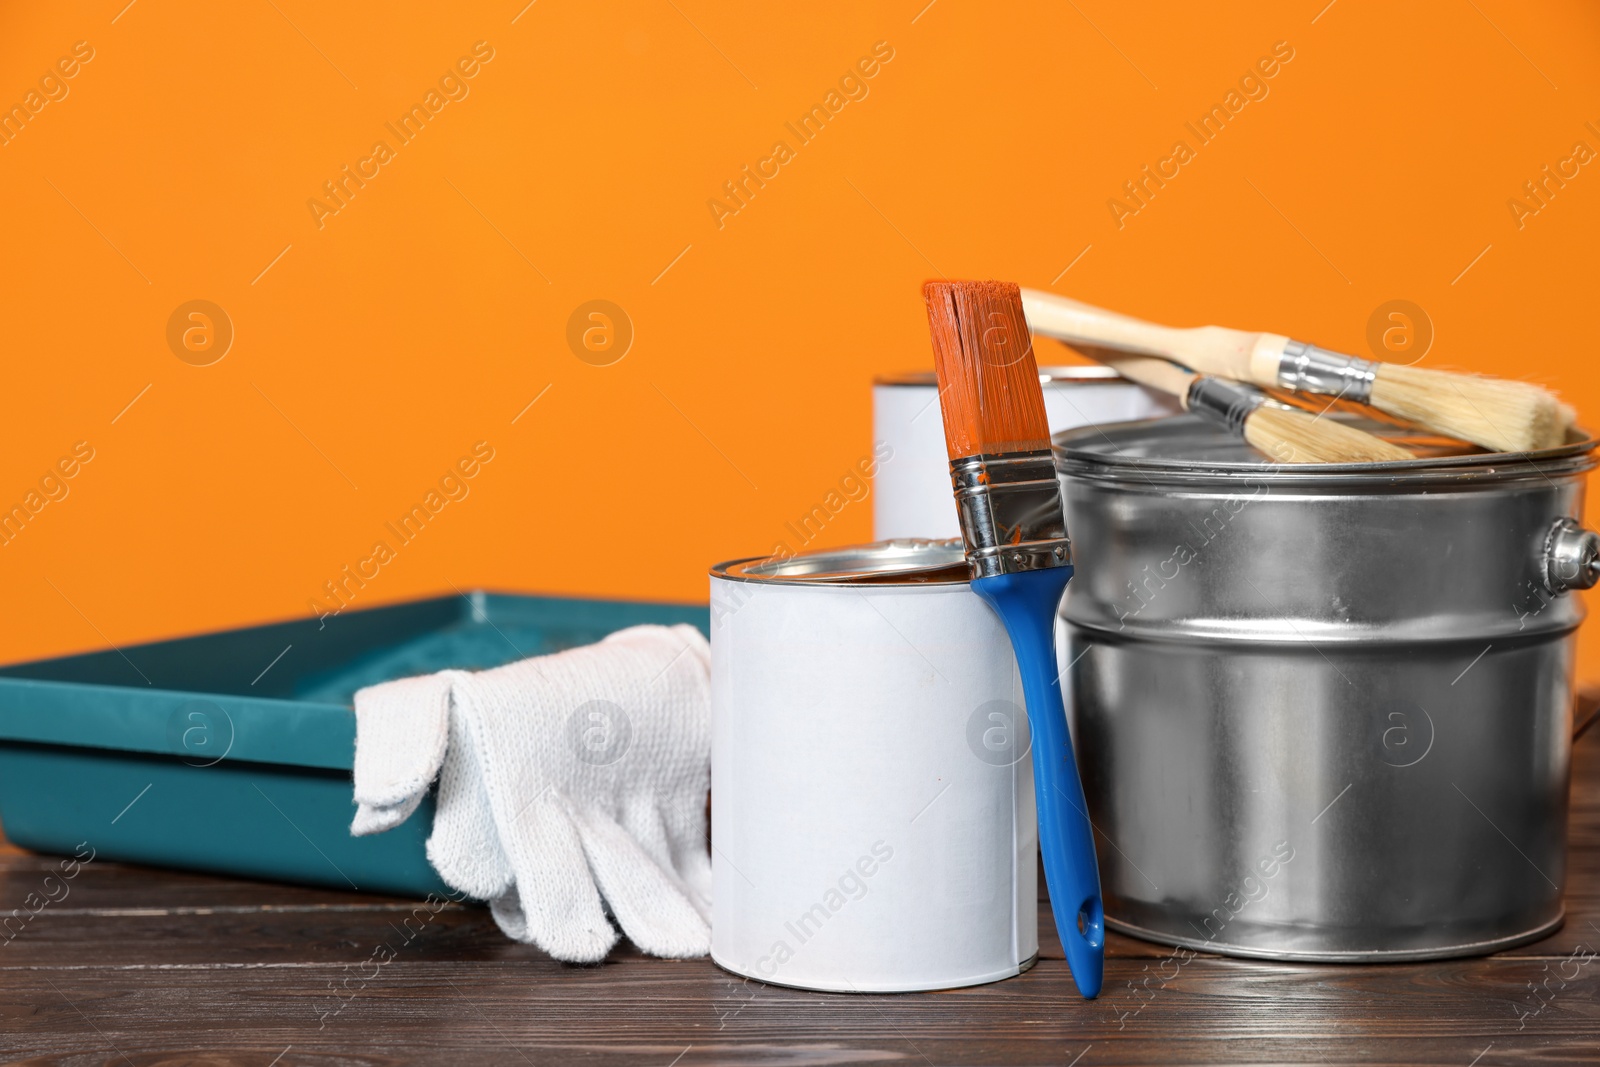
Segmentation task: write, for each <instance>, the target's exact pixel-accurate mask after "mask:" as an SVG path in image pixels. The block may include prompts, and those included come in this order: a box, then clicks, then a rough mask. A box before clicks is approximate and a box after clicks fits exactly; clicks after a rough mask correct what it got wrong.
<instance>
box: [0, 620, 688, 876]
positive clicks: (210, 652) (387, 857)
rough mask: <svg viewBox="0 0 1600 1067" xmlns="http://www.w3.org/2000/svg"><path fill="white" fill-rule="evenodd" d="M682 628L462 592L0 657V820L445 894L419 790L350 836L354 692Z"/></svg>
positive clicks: (27, 840) (225, 869) (71, 840)
mask: <svg viewBox="0 0 1600 1067" xmlns="http://www.w3.org/2000/svg"><path fill="white" fill-rule="evenodd" d="M680 622H687V623H691V624H693V625H695V626H698V627H699V628H700V629H701V631H702V632H704V631H706V630H707V629H708V626H709V617H708V614H707V609H705V608H703V607H693V606H688V605H671V604H647V603H636V602H625V601H605V600H574V599H558V598H550V597H530V596H510V595H500V594H489V593H479V592H474V593H469V594H466V595H464V596H451V597H441V598H438V599H432V600H423V601H415V602H411V603H404V604H396V605H391V606H387V607H379V608H371V609H368V610H365V611H347V612H344V613H343V614H340V615H337V616H332V617H328V618H325V619H322V620H320V621H319V620H317V619H306V620H301V621H294V622H283V623H277V624H274V625H267V626H255V627H250V628H248V629H241V630H229V631H225V632H222V633H214V634H205V635H202V636H198V637H186V638H180V639H177V640H171V641H160V642H155V643H152V644H147V645H137V646H133V647H129V648H124V649H121V650H111V651H107V652H95V653H89V654H85V655H78V656H66V657H63V658H60V659H50V660H40V661H38V662H34V663H23V664H18V665H16V666H11V667H5V668H0V825H3V826H4V828H5V834H6V836H7V837H8V838H10V839H11V840H12V841H13V842H15V843H16V844H18V845H20V846H22V847H23V848H29V849H34V850H36V851H39V852H52V853H59V854H62V855H71V854H73V853H74V852H78V853H79V855H85V854H87V853H86V852H84V851H80V846H81V847H82V848H84V849H93V850H94V855H95V856H96V857H97V858H104V859H115V860H124V861H128V862H133V863H144V864H150V865H154V866H160V867H178V868H186V869H193V870H202V871H213V872H218V873H222V874H230V875H241V876H244V877H247V878H264V879H271V880H274V881H282V882H296V883H304V884H310V885H319V886H332V887H336V888H340V889H355V890H361V891H364V892H377V893H394V894H400V895H406V896H418V897H420V896H426V895H427V894H428V893H443V892H446V891H447V890H446V887H445V885H444V884H443V883H442V882H441V881H440V880H439V878H438V876H437V875H436V874H435V873H434V871H433V868H432V867H431V866H429V864H428V860H427V856H426V855H425V853H424V849H423V843H424V841H425V840H426V839H427V836H428V833H429V831H430V830H431V828H432V826H433V800H432V797H431V796H430V797H429V798H428V800H427V801H426V802H425V803H424V805H423V807H422V809H421V810H419V812H418V813H417V814H416V815H413V816H412V817H411V818H410V819H408V820H407V821H406V822H405V823H404V824H403V825H401V826H399V827H397V828H395V829H393V830H390V831H389V832H387V833H383V834H377V835H375V836H372V837H359V838H358V837H351V836H350V820H351V818H352V816H353V815H354V814H355V807H354V802H353V800H352V798H351V784H350V768H351V764H352V762H353V759H354V756H355V713H354V711H353V710H352V709H351V699H352V697H353V695H354V693H355V691H356V690H357V689H360V688H361V687H362V686H366V685H371V684H373V683H375V682H381V681H387V680H389V679H391V678H401V677H405V676H406V675H412V674H425V673H429V672H432V671H437V670H442V669H444V668H446V667H458V668H466V669H472V670H477V669H483V668H487V667H496V666H499V665H500V664H503V663H509V662H511V661H512V660H516V659H522V658H523V657H526V656H536V655H542V654H544V653H548V652H556V651H560V650H561V649H564V648H572V647H574V646H577V645H583V644H589V643H591V642H594V641H598V640H600V639H601V638H602V637H605V636H606V635H607V634H609V633H612V632H614V631H616V630H620V629H623V628H624V627H628V626H636V625H639V624H641V623H660V624H664V625H671V624H673V623H680Z"/></svg>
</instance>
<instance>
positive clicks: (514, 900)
mask: <svg viewBox="0 0 1600 1067" xmlns="http://www.w3.org/2000/svg"><path fill="white" fill-rule="evenodd" d="M709 674H710V649H709V646H708V645H707V644H706V641H705V638H703V637H701V636H700V633H699V631H697V630H695V629H694V628H693V627H690V626H674V627H671V628H667V627H662V626H638V627H634V628H632V629H629V630H623V631H620V632H618V633H615V634H612V635H611V636H610V637H608V638H606V639H605V640H604V641H602V642H600V643H599V644H595V645H588V646H586V647H583V648H577V649H572V650H570V651H567V652H561V653H557V654H555V655H551V656H541V657H536V658H533V659H527V660H522V661H520V662H518V663H513V664H510V665H508V666H505V667H498V668H495V669H494V670H488V671H482V672H479V673H476V674H471V673H466V672H460V671H447V672H443V673H442V674H438V675H432V676H429V677H428V678H422V679H405V680H402V681H400V682H388V683H384V684H383V685H379V686H373V687H371V688H369V689H364V690H362V691H361V692H359V693H357V694H356V714H357V751H356V800H357V802H358V804H359V805H360V808H359V809H358V811H357V815H356V819H355V822H354V824H353V825H352V827H351V831H352V832H353V833H372V832H376V831H378V830H381V829H388V828H389V826H392V825H398V824H399V822H401V821H403V820H404V818H405V816H406V815H409V814H410V811H411V810H414V808H415V805H416V802H417V801H420V795H421V792H423V791H425V790H426V787H427V783H428V782H429V781H431V779H432V775H433V773H434V772H437V771H439V764H438V763H436V762H435V763H433V764H432V770H431V771H430V770H429V769H428V760H427V759H424V758H423V757H424V756H431V753H433V752H434V751H436V749H437V747H438V735H439V733H440V732H441V731H443V732H444V733H445V734H446V736H447V744H446V745H445V746H444V753H443V767H442V773H440V775H439V799H438V806H437V811H436V814H435V816H434V824H433V835H432V836H431V837H430V838H429V840H428V858H429V860H430V861H431V862H432V863H433V865H434V867H435V868H436V869H437V870H438V872H439V874H440V876H441V877H442V878H443V879H444V880H445V882H446V883H447V884H449V885H450V886H452V887H453V888H456V889H458V890H461V891H462V892H465V893H467V894H469V895H471V896H475V897H478V898H481V899H486V900H488V901H489V902H490V906H491V910H492V912H493V914H494V917H495V920H496V922H498V923H499V925H500V928H501V929H502V930H504V931H505V932H506V933H507V934H508V935H509V936H511V937H513V938H516V939H517V940H519V941H530V942H533V943H534V944H537V945H538V946H539V947H540V948H542V949H544V950H545V951H547V952H549V953H550V954H551V955H552V956H554V957H555V958H556V959H561V960H568V961H571V962H584V963H590V962H596V961H599V960H601V959H604V958H605V955H606V953H607V952H608V951H610V949H611V947H612V945H614V944H615V943H616V940H617V932H616V930H615V929H613V928H612V925H611V923H610V922H609V921H608V920H607V918H606V914H605V910H604V908H603V906H602V903H604V905H608V906H609V907H610V910H611V913H612V914H613V915H615V917H616V919H617V922H618V923H619V924H620V925H621V926H622V929H623V931H624V932H625V933H626V934H627V935H628V937H629V939H630V940H632V941H633V942H634V944H636V945H638V946H639V948H640V949H642V950H643V951H645V952H648V953H651V954H653V955H657V956H671V957H688V956H703V955H705V954H706V953H707V952H708V951H709V950H710V940H711V939H710V926H709V921H710V893H711V861H710V856H709V855H708V853H707V851H706V837H705V834H706V822H705V798H706V790H707V789H708V787H709V785H710V747H711V731H710V710H709V709H710V693H709ZM441 693H447V694H448V696H447V698H446V699H444V700H441V699H440V694H441ZM441 704H443V705H445V706H446V707H447V708H448V711H447V713H446V714H445V715H444V716H442V717H441V716H440V715H438V713H437V710H433V711H427V710H419V709H423V708H430V709H437V708H438V707H439V706H440V705H441ZM396 709H401V710H400V713H399V714H395V711H396ZM402 723H403V727H401V728H402V729H403V730H404V731H405V732H406V735H407V736H404V737H400V738H399V740H396V738H397V736H398V735H397V732H396V729H394V728H393V727H396V726H399V725H400V724H402ZM395 749H400V750H402V751H401V753H400V754H398V755H396V754H395V752H394V751H393V750H395ZM364 769H365V770H367V772H368V773H367V775H366V776H365V778H364V776H363V773H362V772H363V770H364ZM419 779H420V780H421V781H422V783H423V785H422V789H421V790H419V791H417V793H416V795H415V799H413V795H412V794H411V793H410V792H408V791H407V790H408V789H409V788H411V787H412V786H413V785H414V784H415V783H416V782H417V781H418V780H419ZM408 805H409V807H408ZM602 898H603V902H602Z"/></svg>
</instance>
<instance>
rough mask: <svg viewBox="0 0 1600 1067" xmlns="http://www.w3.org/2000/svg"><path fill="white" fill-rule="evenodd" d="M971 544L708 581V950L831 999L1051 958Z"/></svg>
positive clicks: (894, 547)
mask: <svg viewBox="0 0 1600 1067" xmlns="http://www.w3.org/2000/svg"><path fill="white" fill-rule="evenodd" d="M963 558H964V557H963V552H962V548H961V543H960V542H959V541H955V542H948V541H946V542H930V541H901V542H889V543H880V544H875V545H866V546H862V547H859V548H850V549H840V550H835V551H827V552H814V553H806V554H802V555H799V556H793V557H789V558H786V559H782V558H771V557H767V558H758V559H747V560H738V561H734V562H731V563H724V564H720V565H718V566H717V567H715V568H713V570H712V572H711V716H712V742H711V835H712V868H713V875H714V896H713V899H714V900H715V908H714V914H713V919H712V933H711V956H712V959H713V960H714V961H715V962H716V963H717V964H718V965H720V966H721V967H723V968H725V969H727V970H729V971H732V972H734V973H735V974H741V975H746V976H748V977H750V978H755V979H759V980H761V981H763V982H771V983H774V984H778V985H789V986H798V987H801V988H805V989H824V990H833V991H839V992H867V991H874V992H890V991H908V990H924V989H946V988H951V987H955V986H967V985H977V984H980V983H983V982H992V981H995V980H997V979H1001V978H1007V977H1010V976H1011V975H1015V974H1018V973H1019V972H1021V971H1023V970H1025V969H1026V968H1027V967H1029V966H1030V965H1031V964H1032V962H1033V959H1034V957H1035V955H1036V954H1037V952H1038V936H1037V922H1038V897H1037V890H1038V886H1037V877H1038V876H1037V871H1038V868H1037V860H1036V855H1037V850H1038V830H1037V824H1036V822H1035V810H1034V799H1033V769H1032V762H1031V759H1030V756H1029V750H1028V729H1027V717H1026V715H1025V714H1024V713H1023V710H1022V709H1023V698H1022V690H1021V681H1020V679H1019V678H1018V676H1017V670H1016V663H1015V660H1014V658H1013V657H1012V653H1011V645H1010V643H1009V642H1008V641H1007V639H1006V634H1005V630H1004V628H1003V627H1002V626H1001V624H1000V621H999V619H998V618H997V617H996V616H995V614H994V612H993V611H991V610H990V609H989V607H988V606H987V605H986V604H984V603H983V601H981V600H980V599H979V598H978V596H977V595H976V594H975V593H973V592H972V591H971V589H970V587H969V586H968V574H967V568H966V565H965V563H964V562H963Z"/></svg>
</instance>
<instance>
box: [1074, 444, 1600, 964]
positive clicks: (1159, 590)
mask: <svg viewBox="0 0 1600 1067" xmlns="http://www.w3.org/2000/svg"><path fill="white" fill-rule="evenodd" d="M1361 425H1363V426H1364V427H1365V428H1374V427H1372V426H1371V425H1370V424H1365V423H1362V424H1361ZM1415 440H1416V441H1417V442H1418V443H1421V444H1425V443H1426V442H1425V441H1423V439H1421V438H1416V439H1415ZM1408 443H1409V442H1408ZM1055 444H1056V462H1057V467H1058V470H1059V471H1060V473H1061V478H1062V483H1063V487H1064V490H1065V498H1066V508H1067V522H1068V529H1069V530H1070V531H1071V534H1072V540H1073V557H1074V563H1075V564H1076V566H1077V576H1076V577H1075V578H1074V579H1073V582H1072V584H1071V586H1070V587H1069V589H1068V592H1067V595H1066V598H1065V599H1064V600H1063V602H1062V612H1061V616H1062V618H1063V620H1064V621H1065V626H1064V627H1063V628H1062V630H1061V631H1060V635H1059V636H1060V639H1061V640H1062V641H1063V642H1064V646H1065V647H1064V648H1063V649H1062V650H1061V652H1062V654H1063V655H1064V657H1065V658H1064V659H1063V661H1062V662H1064V663H1071V664H1073V667H1072V669H1071V675H1072V676H1071V683H1070V693H1071V701H1070V707H1071V712H1070V715H1071V717H1072V719H1073V726H1074V733H1075V736H1076V738H1077V743H1078V751H1079V759H1080V763H1081V765H1082V767H1083V775H1084V786H1085V789H1086V791H1087V794H1088V800H1089V806H1090V809H1091V812H1092V814H1093V816H1094V819H1095V822H1096V824H1097V826H1098V827H1099V828H1100V829H1101V830H1102V831H1103V832H1104V834H1105V838H1104V840H1103V841H1102V851H1101V855H1100V862H1101V868H1100V870H1101V877H1102V879H1103V882H1104V890H1105V902H1106V905H1105V906H1106V920H1107V923H1108V925H1110V926H1113V927H1115V928H1117V929H1119V930H1122V931H1124V932H1126V933H1130V934H1134V935H1136V936H1139V937H1144V938H1148V939H1151V940H1155V941H1162V942H1166V943H1169V944H1179V945H1186V946H1191V947H1198V948H1204V949H1208V950H1211V951H1216V952H1222V953H1227V954H1230V955H1237V956H1258V957H1268V958H1277V959H1299V960H1401V959H1427V958H1435V957H1445V956H1460V955H1473V954H1478V953H1485V952H1491V951H1494V950H1497V949H1501V948H1505V947H1507V946H1510V945H1516V944H1519V943H1522V942H1526V941H1530V940H1533V939H1536V938H1538V937H1540V936H1542V935H1544V934H1546V933H1548V932H1549V931H1551V930H1553V929H1555V928H1556V927H1557V926H1559V925H1560V923H1561V920H1562V904H1561V885H1562V882H1563V878H1564V873H1565V835H1566V818H1567V788H1568V757H1569V752H1570V732H1571V721H1570V706H1571V700H1572V674H1573V659H1574V632H1575V631H1576V629H1577V627H1578V624H1579V623H1580V622H1581V621H1582V618H1583V607H1582V605H1581V604H1580V603H1579V601H1578V598H1577V597H1576V596H1573V595H1569V593H1568V590H1570V589H1572V588H1577V587H1586V586H1587V585H1590V584H1593V581H1594V570H1595V566H1594V563H1595V554H1596V550H1597V548H1600V540H1597V539H1596V538H1595V536H1594V535H1593V534H1590V533H1587V532H1586V531H1584V530H1583V529H1582V528H1581V527H1580V526H1579V525H1578V519H1579V517H1580V516H1581V514H1582V507H1583V492H1584V483H1583V478H1584V475H1585V473H1586V472H1587V471H1589V470H1590V469H1592V468H1593V467H1594V465H1595V463H1594V459H1593V458H1592V456H1591V452H1592V451H1593V449H1594V447H1595V444H1596V442H1595V441H1593V440H1581V441H1578V440H1575V441H1574V442H1573V443H1571V444H1569V445H1567V446H1565V447H1562V448H1556V449H1550V450H1548V451H1544V452H1538V453H1532V454H1527V455H1504V454H1495V455H1487V454H1477V455H1449V454H1445V453H1444V452H1442V451H1439V450H1435V451H1434V453H1433V454H1431V456H1430V458H1422V459H1418V460H1415V461H1410V462H1404V463H1384V464H1364V465H1351V466H1323V467H1316V468H1312V467H1295V466H1273V465H1269V464H1267V463H1265V462H1263V461H1262V460H1261V458H1260V456H1259V455H1258V454H1257V453H1255V452H1254V451H1253V450H1251V449H1250V448H1249V447H1248V446H1246V445H1245V444H1243V443H1242V442H1240V441H1237V440H1235V439H1232V438H1229V437H1227V436H1226V435H1225V434H1223V433H1222V432H1220V431H1218V430H1215V429H1213V428H1211V427H1209V426H1207V425H1205V424H1203V423H1201V422H1199V421H1197V420H1195V419H1194V418H1192V417H1189V416H1182V417H1179V418H1174V419H1168V420H1160V421H1153V422H1145V423H1130V424H1128V425H1126V426H1122V427H1112V428H1109V429H1106V428H1101V429H1097V430H1093V431H1087V432H1085V431H1072V432H1068V433H1066V434H1062V435H1059V436H1058V437H1057V438H1056V439H1055Z"/></svg>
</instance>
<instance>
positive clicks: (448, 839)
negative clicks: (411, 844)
mask: <svg viewBox="0 0 1600 1067" xmlns="http://www.w3.org/2000/svg"><path fill="white" fill-rule="evenodd" d="M428 862H430V863H432V864H433V868H434V870H436V871H438V872H439V877H441V878H443V879H444V880H445V884H447V885H449V886H450V887H451V888H452V889H458V890H460V891H461V892H463V893H466V894H467V895H468V896H471V897H475V898H477V899H478V900H494V899H496V898H498V897H500V896H501V895H502V894H504V893H505V892H506V891H507V890H508V889H510V888H511V881H512V872H511V862H510V861H509V860H508V859H507V858H506V855H505V852H504V850H503V849H501V847H500V835H499V833H498V831H497V830H496V827H495V822H494V813H493V810H492V809H491V807H490V804H489V793H488V791H487V790H486V789H485V787H484V778H483V773H482V766H481V763H480V761H479V759H478V747H477V744H476V738H475V736H474V727H473V720H472V716H471V713H470V712H468V711H466V710H464V709H463V708H461V707H459V706H458V707H457V708H456V709H455V710H454V711H453V712H452V713H451V716H450V747H449V750H448V752H447V753H446V755H445V760H444V769H443V770H442V771H441V772H440V773H439V800H438V804H437V806H436V808H435V810H434V815H433V833H432V834H431V835H430V836H429V837H428Z"/></svg>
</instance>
